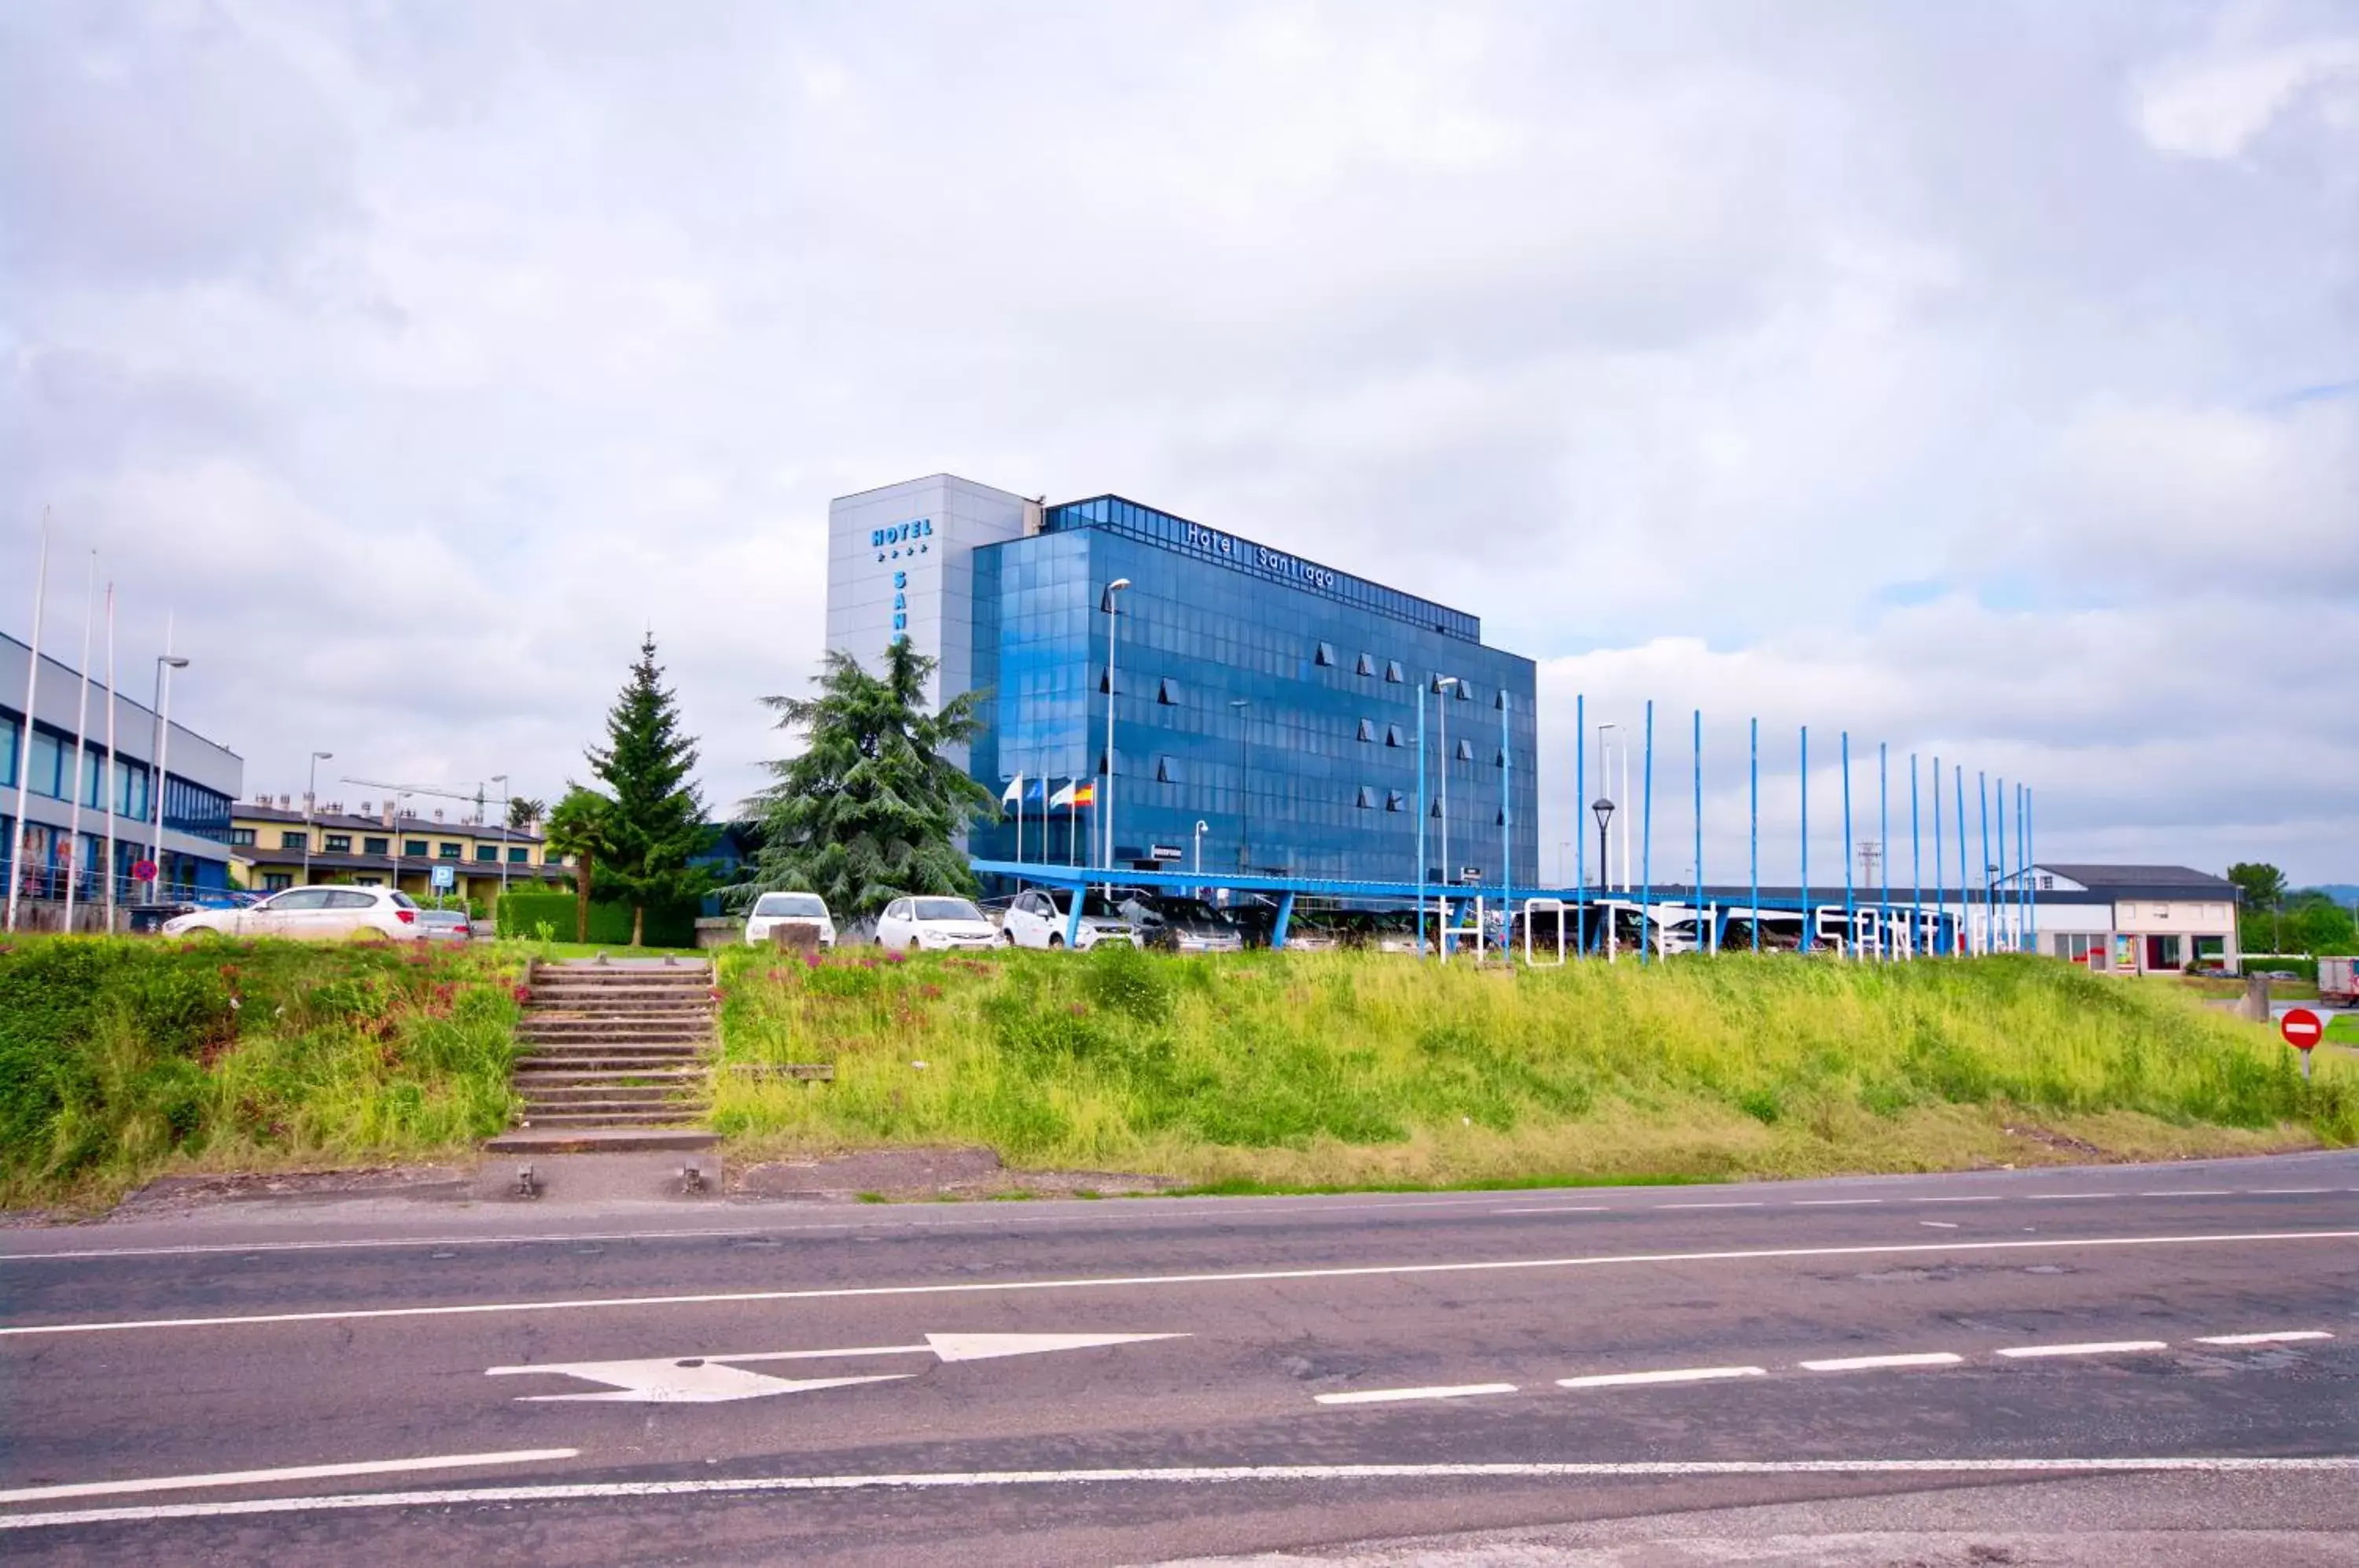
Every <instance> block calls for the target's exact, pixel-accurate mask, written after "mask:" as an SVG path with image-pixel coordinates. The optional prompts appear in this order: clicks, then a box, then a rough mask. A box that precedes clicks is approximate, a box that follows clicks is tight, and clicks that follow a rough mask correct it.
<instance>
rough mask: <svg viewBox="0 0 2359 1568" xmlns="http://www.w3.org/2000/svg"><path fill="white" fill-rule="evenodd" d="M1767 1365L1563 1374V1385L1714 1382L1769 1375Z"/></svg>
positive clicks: (1610, 1385) (1593, 1385)
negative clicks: (1577, 1374)
mask: <svg viewBox="0 0 2359 1568" xmlns="http://www.w3.org/2000/svg"><path fill="white" fill-rule="evenodd" d="M1768 1375H1769V1373H1768V1368H1767V1367H1667V1368H1665V1369H1664V1370H1662V1371H1660V1372H1595V1373H1592V1374H1591V1375H1590V1376H1588V1377H1560V1378H1558V1379H1557V1380H1556V1386H1557V1387H1558V1388H1623V1387H1625V1386H1627V1385H1630V1384H1636V1383H1712V1382H1717V1381H1718V1380H1720V1379H1721V1378H1723V1377H1767V1376H1768Z"/></svg>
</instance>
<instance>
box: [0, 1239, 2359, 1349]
mask: <svg viewBox="0 0 2359 1568" xmlns="http://www.w3.org/2000/svg"><path fill="white" fill-rule="evenodd" d="M2351 1240H2359V1230H2288V1231H2243V1232H2231V1233H2226V1234H2219V1235H2210V1236H2080V1237H2064V1236H2049V1237H2041V1238H2039V1239H2038V1240H2033V1241H1941V1242H1930V1241H1929V1242H1887V1243H1881V1244H1874V1245H1859V1246H1852V1247H1747V1248H1739V1249H1733V1250H1729V1251H1722V1252H1625V1253H1598V1254H1592V1255H1589V1256H1586V1257H1575V1258H1495V1259H1484V1260H1479V1261H1473V1262H1460V1263H1371V1264H1360V1265H1356V1266H1345V1267H1342V1268H1332V1269H1240V1270H1237V1271H1235V1272H1232V1273H1201V1274H1114V1275H1104V1276H1100V1277H1098V1278H1095V1279H1092V1278H1088V1277H1082V1278H1077V1279H994V1280H970V1281H962V1282H961V1283H957V1284H933V1285H835V1286H817V1287H812V1288H810V1289H805V1290H719V1291H712V1292H709V1293H705V1294H699V1295H682V1296H590V1297H582V1298H577V1299H572V1300H561V1301H466V1302H459V1303H455V1304H451V1305H445V1306H419V1307H346V1308H336V1309H332V1310H327V1311H319V1312H251V1313H246V1314H244V1315H233V1316H221V1317H196V1318H117V1319H113V1320H102V1321H99V1322H93V1323H13V1324H10V1325H8V1326H6V1327H5V1328H0V1337H23V1336H27V1335H32V1334H112V1333H120V1332H125V1331H128V1330H134V1329H174V1328H235V1327H245V1326H251V1325H255V1324H262V1323H356V1322H363V1321H365V1320H368V1319H372V1318H442V1317H482V1316H484V1315H487V1314H490V1313H495V1312H594V1311H601V1310H604V1309H609V1308H627V1307H639V1308H645V1307H696V1306H725V1305H736V1304H739V1303H743V1302H751V1301H858V1300H875V1299H883V1298H886V1297H902V1296H974V1295H1006V1294H1011V1293H1015V1292H1019V1291H1027V1290H1153V1289H1158V1288H1162V1287H1167V1286H1174V1285H1251V1284H1261V1283H1265V1282H1267V1281H1272V1280H1280V1279H1386V1278H1408V1277H1413V1276H1416V1275H1420V1274H1493V1273H1518V1272H1525V1271H1529V1270H1533V1269H1595V1268H1606V1267H1613V1266H1618V1265H1625V1264H1641V1263H1757V1262H1776V1261H1779V1260H1781V1259H1788V1258H1885V1257H1904V1256H1910V1255H1915V1254H1921V1253H1929V1252H1939V1253H1962V1252H1999V1251H2042V1250H2046V1251H2052V1250H2055V1249H2057V1248H2060V1247H2210V1246H2252V1245H2256V1244H2260V1243H2267V1242H2281V1241H2282V1242H2304V1241H2351Z"/></svg>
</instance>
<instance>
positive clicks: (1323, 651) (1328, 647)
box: [1318, 642, 1335, 664]
mask: <svg viewBox="0 0 2359 1568" xmlns="http://www.w3.org/2000/svg"><path fill="white" fill-rule="evenodd" d="M1318 662H1319V663H1321V664H1332V663H1334V662H1335V645H1334V644H1333V643H1332V642H1322V643H1321V644H1320V645H1319V654H1318Z"/></svg>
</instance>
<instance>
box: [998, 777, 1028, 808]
mask: <svg viewBox="0 0 2359 1568" xmlns="http://www.w3.org/2000/svg"><path fill="white" fill-rule="evenodd" d="M1023 802H1024V775H1022V774H1021V773H1019V774H1017V775H1016V777H1015V778H1013V779H1009V780H1008V781H1007V788H1006V789H1003V790H1001V791H1000V792H999V803H1000V804H1001V805H1003V806H1021V805H1022V804H1023Z"/></svg>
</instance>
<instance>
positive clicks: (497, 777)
mask: <svg viewBox="0 0 2359 1568" xmlns="http://www.w3.org/2000/svg"><path fill="white" fill-rule="evenodd" d="M492 782H493V783H495V784H496V785H498V786H499V787H500V841H499V842H500V897H501V898H506V897H507V896H508V776H507V775H506V774H505V773H495V774H493V775H492ZM1041 858H1042V859H1044V860H1045V859H1047V858H1048V856H1046V855H1043V856H1041ZM499 930H500V915H499V909H498V907H497V906H494V908H493V910H492V934H493V935H494V936H497V935H498V934H499Z"/></svg>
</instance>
